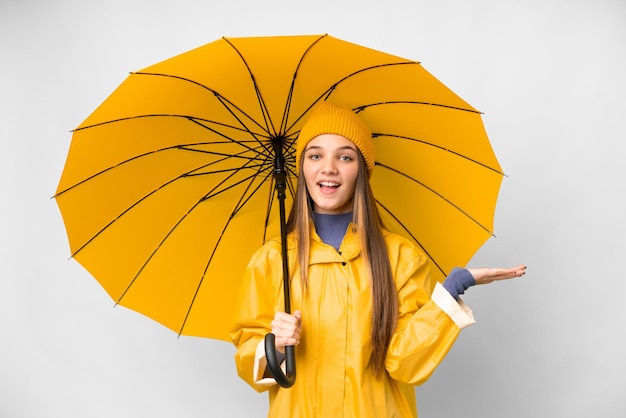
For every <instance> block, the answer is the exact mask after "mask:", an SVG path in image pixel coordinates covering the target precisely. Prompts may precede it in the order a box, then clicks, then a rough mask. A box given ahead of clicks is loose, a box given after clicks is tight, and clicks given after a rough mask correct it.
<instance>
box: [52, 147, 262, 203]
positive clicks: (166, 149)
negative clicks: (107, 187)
mask: <svg viewBox="0 0 626 418" xmlns="http://www.w3.org/2000/svg"><path fill="white" fill-rule="evenodd" d="M231 142H232V141H231ZM235 142H237V143H238V144H240V145H243V144H242V142H241V141H235ZM205 144H207V142H196V143H188V144H179V145H174V146H171V147H165V148H160V149H158V150H152V151H149V152H146V153H143V154H140V155H135V156H133V157H131V158H129V159H127V160H124V161H120V162H118V163H116V164H115V165H112V166H110V167H107V168H105V169H103V170H100V171H99V172H97V173H94V174H92V175H90V176H89V177H86V178H84V179H82V180H81V181H79V182H78V183H75V184H73V185H71V186H69V187H67V188H65V189H63V190H61V191H60V192H58V193H56V194H55V195H54V196H53V198H57V197H59V196H61V195H62V194H64V193H66V192H68V191H70V190H72V189H74V188H75V187H78V186H80V185H81V184H84V183H86V182H88V181H89V180H92V179H94V178H96V177H98V176H100V175H102V174H104V173H106V172H108V171H111V170H113V169H115V168H117V167H120V166H121V165H123V164H127V163H130V162H132V161H134V160H138V159H140V158H143V157H146V156H148V155H152V154H157V153H160V152H164V151H169V150H173V149H180V150H183V151H193V152H204V153H207V154H212V155H219V156H223V157H224V159H227V158H245V160H250V158H249V157H241V154H243V153H244V152H245V151H241V152H240V153H239V154H225V153H218V152H214V151H204V150H197V149H194V148H188V147H192V146H194V145H205ZM246 148H247V150H250V151H254V148H250V147H246ZM221 161H223V160H218V161H213V162H211V163H209V164H206V165H202V166H200V167H197V168H195V169H193V170H191V171H190V172H193V171H196V170H199V169H201V168H203V167H207V166H210V165H212V164H216V163H218V162H221Z"/></svg>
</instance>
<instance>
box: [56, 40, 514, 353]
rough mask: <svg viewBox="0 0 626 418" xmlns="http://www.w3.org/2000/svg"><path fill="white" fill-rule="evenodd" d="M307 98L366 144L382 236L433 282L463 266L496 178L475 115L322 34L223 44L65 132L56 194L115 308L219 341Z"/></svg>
mask: <svg viewBox="0 0 626 418" xmlns="http://www.w3.org/2000/svg"><path fill="white" fill-rule="evenodd" d="M321 100H327V101H331V102H333V103H336V104H338V105H341V106H344V107H348V108H352V109H354V110H355V111H357V112H358V113H359V115H360V116H361V117H362V118H363V119H364V120H365V121H366V122H367V124H368V125H369V126H370V128H371V130H372V132H373V133H374V144H375V147H376V166H375V168H374V171H373V174H372V179H371V184H372V186H373V188H374V193H375V196H376V197H377V201H378V204H379V208H380V212H381V214H382V216H383V220H384V223H385V224H386V226H387V227H388V228H389V229H391V230H394V231H396V232H399V233H401V234H404V235H405V236H407V237H409V238H410V239H412V240H413V241H414V242H415V243H416V244H417V245H419V246H420V247H421V248H423V249H424V251H425V252H426V253H427V254H428V256H429V257H430V259H431V260H432V263H433V266H434V269H433V271H434V275H435V276H436V278H437V279H438V280H442V279H443V278H444V277H445V275H446V273H447V272H448V271H449V270H450V269H451V268H452V267H454V266H457V265H465V264H466V263H467V261H468V260H469V259H470V258H471V257H472V255H473V254H474V253H475V252H476V250H477V249H478V248H479V247H480V246H481V245H482V244H483V243H484V241H485V240H486V239H487V238H488V237H489V236H491V235H492V232H491V231H492V225H493V215H494V209H495V203H496V198H497V194H498V190H499V187H500V182H501V179H502V173H501V169H500V166H499V164H498V161H497V159H496V157H495V155H494V153H493V150H492V148H491V145H490V143H489V140H488V138H487V135H486V133H485V130H484V127H483V124H482V120H481V114H480V113H479V112H478V111H477V110H476V109H474V108H473V107H472V106H470V105H469V104H468V103H466V102H465V101H464V100H463V99H461V98H460V97H458V96H457V95H456V94H455V93H453V92H452V91H451V90H450V89H448V88H447V87H446V86H445V85H443V84H442V83H441V82H440V81H438V80H437V79H436V78H435V77H433V76H432V75H431V74H430V73H428V72H427V71H426V70H425V69H424V68H423V67H422V66H421V65H420V64H419V63H417V62H415V61H411V60H408V59H404V58H399V57H396V56H393V55H389V54H386V53H383V52H379V51H375V50H372V49H369V48H365V47H362V46H359V45H355V44H353V43H349V42H345V41H342V40H340V39H337V38H334V37H331V36H327V35H315V36H281V37H258V38H254V37H252V38H223V39H220V40H217V41H215V42H212V43H209V44H207V45H204V46H201V47H199V48H197V49H194V50H192V51H189V52H186V53H184V54H181V55H178V56H176V57H173V58H171V59H168V60H166V61H163V62H160V63H158V64H155V65H153V66H150V67H148V68H146V69H143V70H141V71H137V72H134V73H131V74H130V75H129V76H128V78H127V79H126V80H125V81H124V82H123V83H122V84H121V85H120V86H119V87H118V88H117V89H116V90H115V91H114V92H113V93H112V94H111V95H110V96H109V97H108V98H107V99H106V100H105V101H104V102H103V103H102V104H101V105H100V106H99V107H98V108H97V109H96V110H95V111H94V112H93V113H92V114H91V115H90V116H89V117H88V118H87V119H86V120H85V121H84V122H83V123H82V124H80V126H78V127H77V128H76V129H75V130H74V131H73V135H72V141H71V146H70V150H69V155H68V157H67V162H66V165H65V168H64V170H63V174H62V177H61V179H60V182H59V186H58V189H57V192H56V195H55V198H56V200H57V203H58V205H59V208H60V210H61V214H62V216H63V220H64V222H65V226H66V230H67V234H68V238H69V243H70V248H71V254H72V256H73V258H75V259H76V260H77V261H78V262H79V263H80V264H81V265H83V266H84V267H85V268H86V269H87V270H88V271H89V272H90V273H91V274H92V275H93V276H94V277H95V278H96V279H97V280H98V281H99V282H100V284H101V285H102V287H103V288H104V289H105V290H106V292H107V293H108V294H109V295H110V297H111V298H113V300H114V301H115V302H116V303H118V304H120V305H123V306H126V307H128V308H130V309H133V310H135V311H138V312H140V313H142V314H144V315H147V316H148V317H150V318H153V319H154V320H156V321H158V322H160V323H162V324H163V325H165V326H167V327H168V328H170V329H172V330H174V331H175V332H177V333H179V334H181V335H194V336H203V337H210V338H217V339H223V340H227V341H229V336H228V332H229V329H230V326H231V322H230V321H229V318H230V317H231V314H232V312H233V311H234V310H235V309H236V308H237V307H236V306H235V305H234V302H233V301H234V300H235V295H236V294H237V292H238V287H239V279H240V277H241V276H242V274H243V270H244V268H245V266H246V264H247V261H248V260H249V258H250V256H251V254H252V252H253V251H254V250H256V249H257V248H258V247H259V246H260V245H261V244H262V243H263V242H264V241H265V240H266V239H268V238H271V237H274V236H277V235H278V234H279V233H280V224H281V221H280V219H279V207H280V205H279V204H278V200H276V199H275V196H276V195H277V194H278V193H279V192H280V190H277V189H276V187H275V183H276V181H277V180H280V179H281V176H282V177H283V178H284V180H285V182H284V186H283V187H284V190H285V193H284V194H285V198H284V203H285V205H286V207H287V208H288V207H289V206H290V205H291V202H292V193H293V190H294V182H295V173H294V169H295V164H294V149H295V147H294V142H295V140H296V139H297V136H298V132H299V130H300V128H301V126H302V124H303V121H304V120H305V119H306V116H307V113H308V111H309V110H310V109H311V107H312V106H314V105H315V104H316V103H317V102H319V101H321ZM275 157H278V160H279V161H278V162H277V161H276V158H275ZM277 171H278V172H279V173H278V174H279V175H278V176H277V175H276V172H277ZM287 299H288V298H287Z"/></svg>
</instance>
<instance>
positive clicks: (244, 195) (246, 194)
mask: <svg viewBox="0 0 626 418" xmlns="http://www.w3.org/2000/svg"><path fill="white" fill-rule="evenodd" d="M264 166H265V167H267V165H264ZM264 171H265V172H266V176H265V180H263V181H261V182H259V184H258V185H257V187H255V188H254V190H253V191H252V192H251V193H249V192H250V186H251V185H252V181H250V182H249V183H248V185H247V186H246V188H245V190H244V191H243V193H242V194H241V197H240V198H239V201H238V202H237V203H236V204H235V206H234V209H233V211H232V212H231V215H230V216H229V217H228V219H227V221H226V223H225V225H224V228H222V231H221V233H220V236H219V237H218V239H217V242H216V243H215V245H214V246H213V250H212V251H211V255H210V256H209V258H208V260H207V263H206V264H205V266H204V271H203V272H202V276H201V277H200V280H199V282H198V285H197V286H196V290H195V291H194V294H193V297H192V298H191V301H190V303H189V307H188V308H187V312H186V313H185V318H184V319H183V322H182V324H181V326H180V329H179V331H178V335H179V336H180V335H182V334H183V331H184V329H185V325H186V324H187V320H188V319H189V315H190V314H191V310H192V309H193V305H194V303H195V301H196V298H197V297H198V293H199V292H200V287H201V286H202V283H203V282H204V279H205V277H206V273H207V271H208V269H209V266H210V265H211V262H212V261H213V257H214V256H215V253H216V252H217V249H218V248H219V246H220V243H221V242H222V238H223V237H224V234H225V233H226V230H227V229H228V227H229V225H230V222H231V220H232V219H233V217H234V216H235V215H236V214H237V213H238V212H239V211H240V210H241V209H242V208H243V207H244V206H245V205H246V203H247V202H249V201H250V199H251V198H252V196H253V195H254V194H255V193H256V192H258V190H259V189H260V187H261V185H262V184H263V183H264V182H265V181H266V180H267V178H269V177H270V176H271V174H272V173H271V171H268V170H267V169H265V170H264V169H262V168H259V169H258V170H257V172H256V174H254V175H251V176H249V177H248V178H247V179H244V180H242V181H240V182H239V184H240V183H242V182H244V181H248V180H253V179H255V178H256V177H258V176H259V175H260V174H261V173H263V172H264ZM272 189H273V188H272ZM210 197H211V196H209V195H205V196H204V197H203V198H202V199H201V200H200V201H199V202H198V203H197V204H196V205H194V207H193V208H192V209H191V210H193V209H194V208H195V207H197V206H198V205H199V204H200V203H201V202H203V201H205V200H207V199H209V198H210ZM191 210H190V211H191ZM185 216H187V215H185ZM181 222H182V219H181ZM266 226H267V223H266ZM170 234H171V232H170ZM168 235H169V234H168ZM162 244H163V243H161V245H162ZM157 250H158V248H157ZM155 252H156V250H155ZM151 257H152V256H151ZM148 262H149V259H148V260H147V261H146V263H148ZM139 273H140V272H139ZM139 273H138V274H137V275H139ZM133 281H134V279H133ZM131 285H132V283H131ZM129 287H130V285H129Z"/></svg>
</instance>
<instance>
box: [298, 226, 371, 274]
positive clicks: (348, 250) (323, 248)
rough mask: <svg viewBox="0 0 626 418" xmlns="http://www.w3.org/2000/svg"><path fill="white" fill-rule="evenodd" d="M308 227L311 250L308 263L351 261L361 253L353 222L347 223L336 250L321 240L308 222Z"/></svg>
mask: <svg viewBox="0 0 626 418" xmlns="http://www.w3.org/2000/svg"><path fill="white" fill-rule="evenodd" d="M310 228H311V229H310V231H311V252H310V256H309V264H317V263H332V262H344V261H351V260H353V259H355V258H356V257H358V256H359V254H361V245H360V243H359V236H358V234H357V231H356V225H355V224H353V223H350V224H348V228H347V229H346V234H345V236H344V237H343V241H342V242H341V246H340V247H339V251H336V250H335V248H334V247H333V246H332V245H329V244H326V243H324V242H323V241H322V239H321V238H320V237H319V235H318V234H317V232H316V231H315V227H314V226H313V224H312V223H311V224H310Z"/></svg>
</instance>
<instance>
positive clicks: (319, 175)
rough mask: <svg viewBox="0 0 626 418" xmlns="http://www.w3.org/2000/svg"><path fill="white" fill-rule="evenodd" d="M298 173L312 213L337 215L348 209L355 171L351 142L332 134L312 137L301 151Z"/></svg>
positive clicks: (357, 163) (356, 154) (353, 146)
mask: <svg viewBox="0 0 626 418" xmlns="http://www.w3.org/2000/svg"><path fill="white" fill-rule="evenodd" d="M302 172H303V174H304V179H305V181H306V187H307V190H308V192H309V195H310V196H311V199H312V200H313V211H314V212H316V213H325V214H340V213H346V212H350V211H351V210H352V198H353V197H354V190H355V187H356V178H357V174H358V172H359V161H358V151H357V147H356V145H354V144H353V143H352V141H350V140H349V139H347V138H345V137H343V136H341V135H334V134H324V135H319V136H317V137H315V138H313V139H312V140H311V141H310V142H309V143H308V144H307V146H306V149H305V150H304V153H303V159H302Z"/></svg>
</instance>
